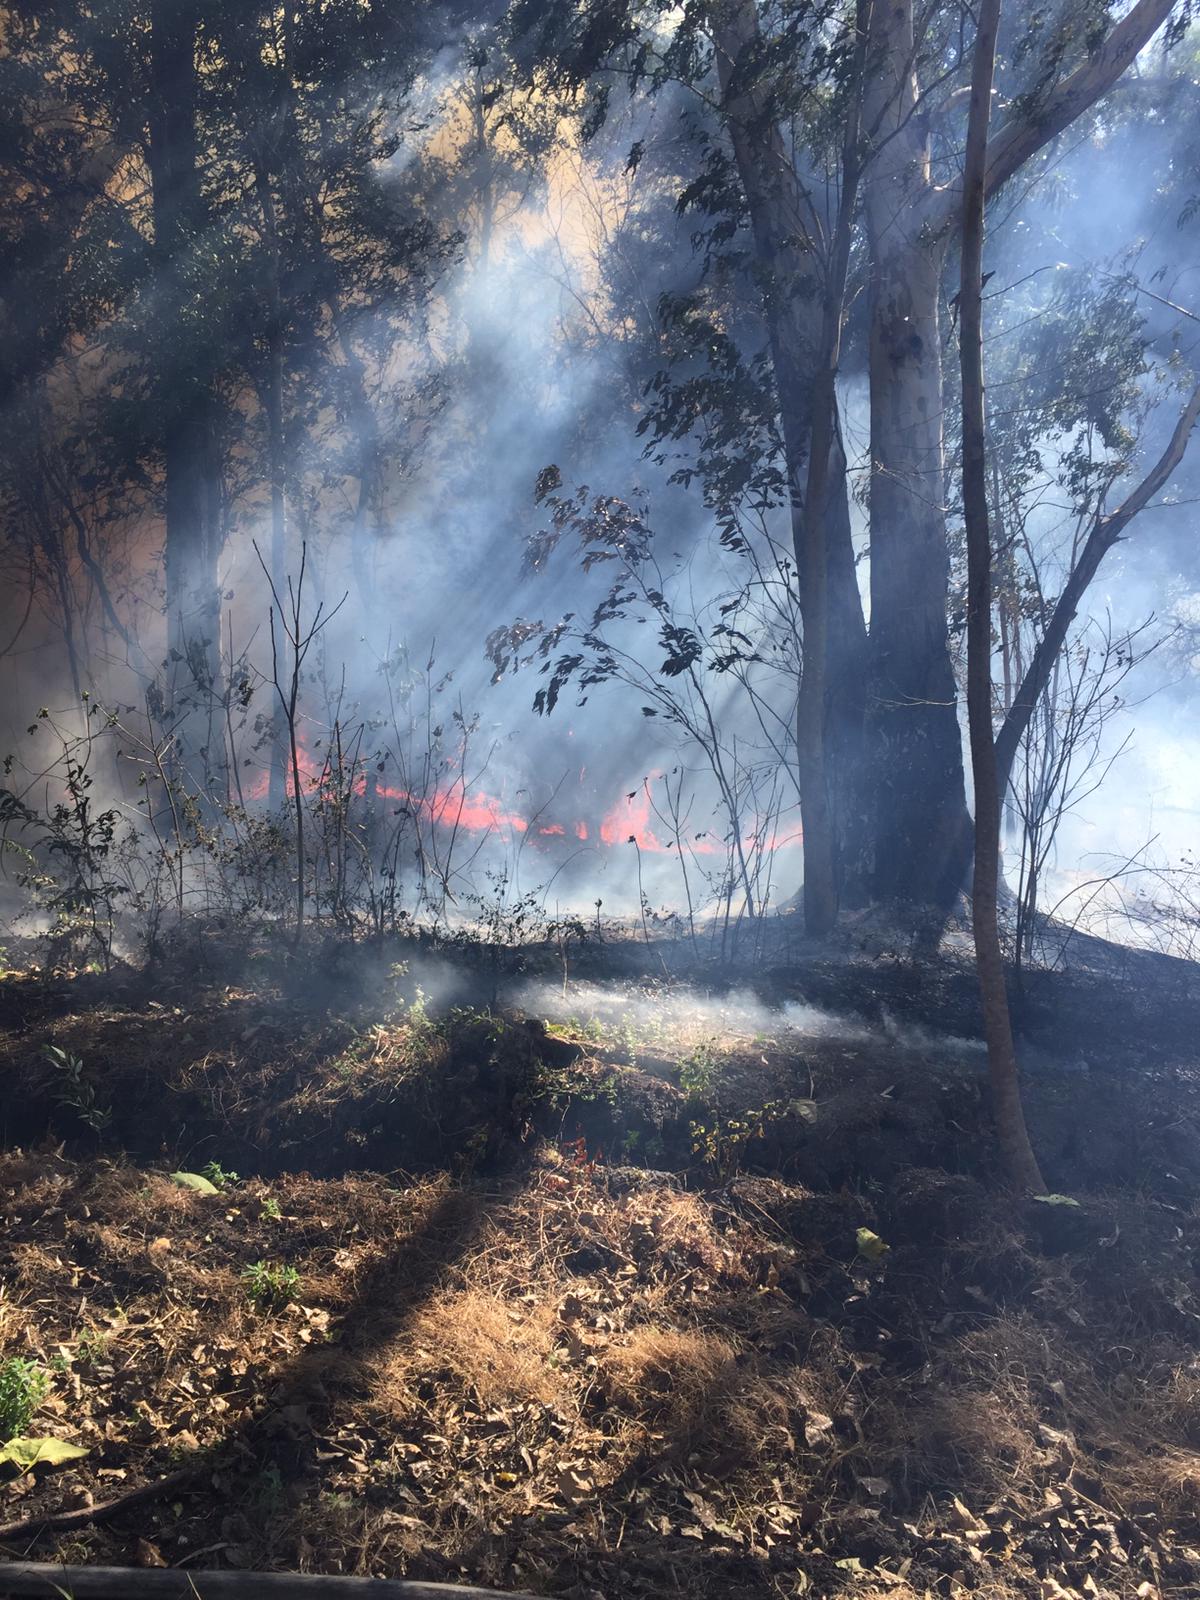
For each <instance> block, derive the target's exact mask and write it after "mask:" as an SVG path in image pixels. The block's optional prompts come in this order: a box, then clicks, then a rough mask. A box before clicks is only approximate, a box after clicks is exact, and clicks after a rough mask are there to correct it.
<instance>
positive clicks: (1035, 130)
mask: <svg viewBox="0 0 1200 1600" xmlns="http://www.w3.org/2000/svg"><path fill="white" fill-rule="evenodd" d="M1174 3H1175V0H1138V3H1137V4H1136V5H1135V6H1134V8H1133V10H1132V11H1130V13H1129V14H1128V16H1125V17H1122V19H1121V21H1120V22H1118V23H1117V25H1116V27H1115V28H1113V29H1112V31H1111V32H1110V33H1109V35H1108V37H1107V39H1105V41H1104V43H1103V44H1102V45H1101V46H1100V48H1099V49H1098V50H1096V51H1094V52H1093V53H1092V54H1091V55H1089V56H1088V58H1087V60H1086V61H1085V62H1083V64H1082V65H1081V66H1079V67H1076V69H1075V71H1074V72H1072V73H1071V74H1070V75H1069V76H1068V77H1066V78H1064V79H1063V80H1062V82H1061V83H1060V84H1058V85H1057V86H1056V87H1055V88H1054V89H1053V90H1052V91H1051V92H1050V94H1049V95H1048V96H1047V97H1046V99H1045V100H1044V101H1043V103H1042V104H1041V105H1040V106H1037V107H1036V108H1034V109H1033V110H1032V111H1030V112H1028V113H1026V114H1024V115H1022V116H1019V117H1014V118H1013V119H1012V120H1011V121H1009V122H1007V123H1005V124H1004V126H1003V127H1001V128H999V129H998V130H997V131H996V133H995V134H994V135H993V136H992V138H991V140H990V142H989V147H988V162H987V175H986V178H985V193H986V195H987V196H988V198H990V197H991V196H992V195H994V194H995V192H996V190H997V189H999V188H1000V187H1001V186H1002V185H1003V184H1005V183H1007V182H1008V180H1009V179H1010V178H1011V177H1013V176H1014V174H1015V173H1017V172H1019V171H1020V169H1021V168H1022V167H1023V166H1024V165H1025V163H1026V162H1027V161H1028V160H1029V159H1030V158H1031V157H1032V156H1035V155H1036V154H1037V152H1038V151H1039V150H1041V149H1044V147H1045V146H1046V145H1048V144H1049V143H1050V141H1051V140H1052V139H1055V138H1057V137H1058V135H1059V134H1060V133H1061V132H1062V131H1063V129H1064V128H1069V127H1070V126H1071V124H1072V123H1073V122H1074V121H1075V120H1076V119H1077V118H1078V117H1081V116H1082V115H1083V113H1084V112H1085V111H1088V110H1090V108H1091V107H1092V106H1094V105H1095V104H1096V102H1097V100H1099V99H1100V98H1101V97H1102V96H1103V95H1105V94H1107V92H1108V90H1109V89H1111V88H1112V86H1113V84H1114V83H1116V81H1117V79H1118V78H1119V77H1120V76H1121V74H1122V73H1123V72H1125V71H1126V69H1127V68H1128V67H1129V66H1131V65H1132V63H1133V61H1134V60H1135V59H1136V57H1137V55H1138V52H1139V51H1140V50H1142V49H1143V48H1144V47H1145V46H1146V45H1147V44H1148V43H1149V42H1150V40H1151V39H1152V38H1153V37H1154V35H1155V34H1156V33H1157V32H1158V30H1159V28H1161V27H1162V25H1163V23H1164V22H1165V21H1166V20H1167V18H1168V17H1169V16H1170V14H1171V10H1172V8H1173V6H1174ZM961 205H962V188H961V185H960V184H958V183H955V184H953V185H951V186H950V187H948V188H946V189H943V190H941V191H940V192H939V194H938V195H937V197H936V199H935V201H934V204H933V208H932V210H931V214H930V219H929V226H930V229H931V231H932V233H933V234H934V235H935V236H938V235H940V234H941V233H942V232H943V231H944V230H945V229H946V228H948V227H951V226H952V225H953V224H954V222H955V219H956V217H957V215H958V211H959V208H960V207H961Z"/></svg>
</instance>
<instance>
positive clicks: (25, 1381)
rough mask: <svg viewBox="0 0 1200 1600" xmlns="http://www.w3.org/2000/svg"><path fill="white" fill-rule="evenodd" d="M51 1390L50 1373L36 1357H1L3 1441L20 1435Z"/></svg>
mask: <svg viewBox="0 0 1200 1600" xmlns="http://www.w3.org/2000/svg"><path fill="white" fill-rule="evenodd" d="M49 1392H50V1379H49V1376H48V1375H47V1374H46V1373H45V1372H43V1371H42V1369H41V1367H39V1366H38V1365H37V1363H36V1362H35V1361H22V1359H21V1357H20V1356H9V1358H8V1359H7V1361H0V1444H7V1443H8V1441H9V1440H10V1439H19V1438H20V1437H21V1436H22V1435H23V1434H24V1433H25V1432H26V1430H27V1429H28V1427H29V1424H30V1421H31V1420H32V1418H33V1413H34V1412H35V1411H36V1410H37V1408H38V1407H39V1406H40V1405H41V1403H42V1401H43V1400H44V1399H45V1398H46V1396H47V1394H49Z"/></svg>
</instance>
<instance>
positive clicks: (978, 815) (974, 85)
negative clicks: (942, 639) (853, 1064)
mask: <svg viewBox="0 0 1200 1600" xmlns="http://www.w3.org/2000/svg"><path fill="white" fill-rule="evenodd" d="M999 23H1000V0H982V3H981V5H980V7H979V21H978V26H977V31H976V35H975V52H974V66H973V70H972V73H971V110H970V115H969V119H968V123H967V148H966V156H965V161H964V168H963V202H962V285H961V288H960V291H959V314H960V317H961V322H962V327H961V334H960V354H961V360H962V425H963V515H964V519H965V521H966V531H967V715H968V720H969V722H970V733H971V771H972V776H973V778H974V782H975V872H974V877H973V880H972V896H971V900H972V925H973V930H974V936H975V966H976V970H977V972H978V974H979V992H980V998H981V1000H982V1003H983V1025H984V1034H985V1036H986V1039H987V1053H988V1073H989V1076H990V1078H991V1085H992V1109H993V1114H994V1116H995V1119H996V1130H997V1133H998V1134H999V1137H1000V1146H1001V1149H1002V1151H1003V1153H1004V1160H1005V1165H1006V1167H1007V1169H1008V1174H1009V1177H1010V1179H1011V1180H1012V1182H1013V1183H1014V1184H1015V1185H1016V1186H1017V1187H1019V1188H1022V1189H1025V1190H1027V1191H1030V1192H1032V1193H1035V1194H1042V1193H1044V1192H1045V1187H1046V1186H1045V1183H1044V1182H1043V1180H1042V1175H1041V1172H1040V1171H1039V1169H1038V1164H1037V1157H1036V1156H1035V1155H1034V1153H1033V1147H1032V1145H1031V1144H1030V1142H1029V1133H1028V1131H1027V1129H1026V1126H1025V1114H1024V1111H1023V1109H1022V1106H1021V1090H1020V1079H1019V1075H1018V1070H1017V1055H1016V1049H1015V1046H1014V1044H1013V1034H1012V1019H1011V1017H1010V1014H1009V1009H1008V991H1007V988H1006V980H1005V971H1004V956H1003V952H1002V950H1001V948H1000V928H999V921H998V917H997V908H996V889H997V884H998V882H999V876H1000V792H999V790H998V788H997V785H996V745H995V740H994V737H993V732H992V541H991V530H990V528H989V524H988V494H987V448H986V445H987V435H986V425H985V414H984V393H983V239H984V180H985V174H986V170H987V142H988V121H989V113H990V107H991V98H992V78H993V73H994V70H995V60H996V32H997V29H998V27H999Z"/></svg>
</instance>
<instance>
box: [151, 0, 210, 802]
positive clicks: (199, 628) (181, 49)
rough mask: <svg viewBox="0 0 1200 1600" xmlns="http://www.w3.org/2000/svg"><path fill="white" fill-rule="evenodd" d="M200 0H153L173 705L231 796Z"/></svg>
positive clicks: (176, 722)
mask: <svg viewBox="0 0 1200 1600" xmlns="http://www.w3.org/2000/svg"><path fill="white" fill-rule="evenodd" d="M198 26H199V10H198V3H197V0H151V6H150V56H149V77H150V104H149V115H148V123H149V144H148V157H149V168H150V183H151V201H152V208H153V218H154V263H155V272H156V281H155V293H156V295H157V296H158V303H157V307H156V312H155V315H156V320H157V324H158V326H157V338H156V340H155V350H156V360H157V366H158V370H157V373H156V384H155V387H156V391H157V392H156V400H157V403H158V406H159V421H160V425H161V428H162V441H163V461H164V478H165V498H166V543H165V562H164V565H165V569H166V609H167V671H166V709H167V714H168V716H169V718H170V720H171V723H172V726H173V727H174V730H175V735H176V739H177V743H178V751H179V756H180V761H181V764H182V765H183V766H184V767H185V768H186V770H187V772H188V774H189V777H190V778H191V779H192V781H193V782H196V783H198V784H200V785H201V786H202V787H203V789H204V792H205V793H206V794H209V795H210V796H212V797H214V798H224V786H225V768H226V761H225V752H224V744H223V739H224V735H223V724H222V721H221V717H220V708H219V703H218V702H219V696H220V692H221V594H220V587H219V584H218V578H217V562H218V559H219V557H220V553H221V547H222V544H223V538H224V527H223V518H222V510H221V482H220V477H221V474H220V463H219V460H218V455H217V445H216V440H217V406H216V398H215V394H214V389H213V372H212V367H211V363H210V361H209V360H208V359H206V358H205V355H204V354H203V352H205V349H206V342H205V339H204V334H203V329H202V327H201V322H202V315H203V313H202V310H201V307H202V304H203V292H202V291H203V285H202V283H200V282H199V281H198V280H199V278H200V275H201V274H202V272H203V266H202V262H201V260H200V258H199V251H200V249H201V248H202V247H203V245H204V243H205V240H206V235H207V233H208V226H209V219H208V218H207V217H206V214H205V204H204V197H203V191H202V186H201V174H200V160H199V151H198V147H197V138H196V96H197V73H196V43H197V31H198Z"/></svg>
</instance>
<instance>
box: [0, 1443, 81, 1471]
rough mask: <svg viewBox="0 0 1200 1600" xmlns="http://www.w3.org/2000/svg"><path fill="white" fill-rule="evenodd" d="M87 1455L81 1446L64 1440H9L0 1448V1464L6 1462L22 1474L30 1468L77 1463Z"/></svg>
mask: <svg viewBox="0 0 1200 1600" xmlns="http://www.w3.org/2000/svg"><path fill="white" fill-rule="evenodd" d="M85 1455H87V1451H86V1450H85V1449H84V1447H83V1445H80V1444H68V1443H67V1441H66V1440H65V1439H49V1438H47V1439H10V1440H9V1441H8V1443H7V1444H6V1445H3V1446H0V1462H2V1461H8V1462H11V1464H12V1465H13V1466H14V1467H20V1469H21V1471H22V1472H28V1471H29V1469H30V1467H34V1466H37V1467H63V1466H65V1465H66V1464H67V1462H68V1461H78V1460H79V1458H80V1456H85Z"/></svg>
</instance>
